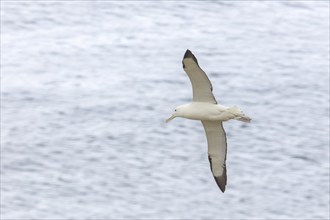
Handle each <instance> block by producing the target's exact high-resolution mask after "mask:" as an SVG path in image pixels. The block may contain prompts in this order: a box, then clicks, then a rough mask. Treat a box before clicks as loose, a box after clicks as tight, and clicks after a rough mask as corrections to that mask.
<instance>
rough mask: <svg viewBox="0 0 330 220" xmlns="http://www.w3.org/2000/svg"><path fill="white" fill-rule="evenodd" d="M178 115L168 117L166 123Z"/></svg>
mask: <svg viewBox="0 0 330 220" xmlns="http://www.w3.org/2000/svg"><path fill="white" fill-rule="evenodd" d="M175 117H176V116H174V115H172V116H171V117H169V118H168V119H166V121H165V122H166V123H168V122H169V121H171V120H172V119H173V118H175Z"/></svg>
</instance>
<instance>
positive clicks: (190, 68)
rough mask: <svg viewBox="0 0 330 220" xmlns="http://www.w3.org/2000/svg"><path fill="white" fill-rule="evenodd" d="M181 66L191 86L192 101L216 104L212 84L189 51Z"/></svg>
mask: <svg viewBox="0 0 330 220" xmlns="http://www.w3.org/2000/svg"><path fill="white" fill-rule="evenodd" d="M182 64H183V69H184V71H185V72H186V73H187V75H188V77H189V79H190V82H191V84H192V90H193V101H194V102H209V103H214V104H217V101H216V100H215V98H214V95H213V93H212V90H213V88H212V84H211V82H210V80H209V78H208V77H207V75H206V74H205V72H204V71H203V70H202V69H201V68H200V67H199V65H198V62H197V59H196V57H195V56H194V55H193V54H192V53H191V52H190V50H187V51H186V53H185V55H184V57H183V60H182Z"/></svg>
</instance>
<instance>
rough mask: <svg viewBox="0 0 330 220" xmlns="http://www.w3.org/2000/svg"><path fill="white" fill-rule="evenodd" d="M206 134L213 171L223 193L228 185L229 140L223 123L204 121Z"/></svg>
mask: <svg viewBox="0 0 330 220" xmlns="http://www.w3.org/2000/svg"><path fill="white" fill-rule="evenodd" d="M202 123H203V126H204V130H205V134H206V137H207V144H208V154H209V161H210V166H211V171H212V174H213V176H214V179H215V181H216V182H217V184H218V186H219V188H220V190H221V191H222V192H224V191H225V189H226V184H227V169H226V155H227V139H226V133H225V130H224V129H223V126H222V122H219V121H202Z"/></svg>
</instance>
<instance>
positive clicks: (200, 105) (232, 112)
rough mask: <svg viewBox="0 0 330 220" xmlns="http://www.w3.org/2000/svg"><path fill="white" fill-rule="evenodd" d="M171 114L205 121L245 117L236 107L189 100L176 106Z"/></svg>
mask: <svg viewBox="0 0 330 220" xmlns="http://www.w3.org/2000/svg"><path fill="white" fill-rule="evenodd" d="M173 115H174V116H176V117H183V118H188V119H192V120H205V121H228V120H230V119H238V120H239V119H241V118H244V117H245V116H244V114H243V112H242V111H241V110H240V109H239V108H237V107H227V106H224V105H220V104H213V103H208V102H191V103H187V104H184V105H180V106H178V107H177V108H176V112H175V113H174V114H173Z"/></svg>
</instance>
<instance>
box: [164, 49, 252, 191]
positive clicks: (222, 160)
mask: <svg viewBox="0 0 330 220" xmlns="http://www.w3.org/2000/svg"><path fill="white" fill-rule="evenodd" d="M182 64H183V69H184V71H185V72H186V73H187V75H188V77H189V79H190V82H191V84H192V89H193V100H192V102H191V103H188V104H184V105H180V106H178V107H177V108H176V109H175V112H174V113H173V114H172V116H171V117H169V118H168V119H167V120H166V122H169V121H170V120H172V119H173V118H175V117H182V118H188V119H192V120H201V121H202V124H203V126H204V130H205V134H206V137H207V143H208V158H209V162H210V166H211V171H212V173H213V176H214V179H215V181H216V183H217V184H218V186H219V188H220V189H221V191H222V192H224V191H225V189H226V185H227V168H226V158H227V139H226V133H225V130H224V129H223V126H222V122H224V121H228V120H230V119H236V120H239V121H243V122H250V121H251V119H250V118H249V117H248V116H246V115H245V114H244V113H243V111H242V110H241V109H240V108H238V107H236V106H233V107H227V106H224V105H220V104H218V103H217V101H216V100H215V97H214V95H213V93H212V90H213V88H212V84H211V82H210V80H209V78H208V77H207V75H206V74H205V72H204V71H203V70H202V69H201V68H200V67H199V65H198V62H197V59H196V57H195V56H194V55H193V54H192V53H191V51H190V50H187V51H186V53H185V54H184V57H183V60H182Z"/></svg>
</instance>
